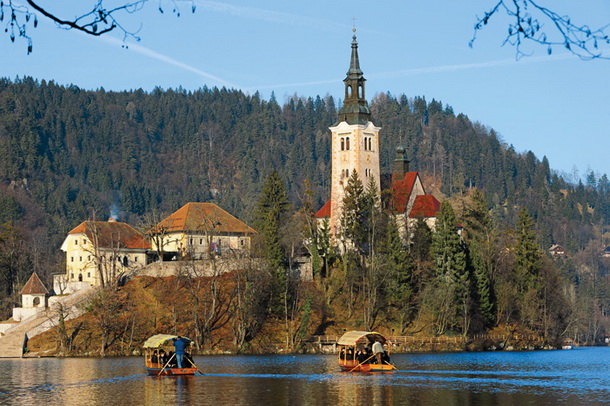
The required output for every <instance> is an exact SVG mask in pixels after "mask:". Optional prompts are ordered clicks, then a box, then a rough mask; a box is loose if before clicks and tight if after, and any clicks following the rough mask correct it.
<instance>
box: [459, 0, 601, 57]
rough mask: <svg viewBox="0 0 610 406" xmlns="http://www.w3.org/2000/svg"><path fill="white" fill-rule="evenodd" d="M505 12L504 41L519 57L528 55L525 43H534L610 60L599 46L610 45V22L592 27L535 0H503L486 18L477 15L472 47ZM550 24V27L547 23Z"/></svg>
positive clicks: (551, 48)
mask: <svg viewBox="0 0 610 406" xmlns="http://www.w3.org/2000/svg"><path fill="white" fill-rule="evenodd" d="M499 14H506V15H507V16H508V17H510V18H511V22H510V23H509V26H508V33H507V35H506V38H505V39H504V42H503V44H502V45H504V44H510V45H512V46H515V47H516V48H517V59H519V58H521V57H522V56H528V54H526V53H525V52H523V51H522V46H523V45H524V44H525V43H527V42H533V43H536V44H540V45H543V46H546V47H547V53H548V54H549V55H550V54H551V53H552V52H553V47H554V46H560V47H564V48H566V49H567V50H568V51H570V52H572V53H573V54H574V55H576V56H578V57H579V58H580V59H583V60H591V59H610V57H609V56H606V55H604V53H603V51H602V50H601V49H600V46H602V45H604V44H605V45H610V36H609V34H608V33H606V31H607V30H610V28H609V27H610V23H609V24H606V25H605V26H603V27H600V28H596V29H593V28H591V27H589V26H588V25H586V24H584V25H578V24H575V23H573V22H572V20H571V19H570V16H567V15H563V16H562V15H560V14H558V13H556V12H555V11H553V10H550V9H548V8H546V7H544V6H541V5H539V4H538V3H537V1H534V0H500V1H498V2H497V3H496V4H495V5H494V6H493V7H492V8H491V9H490V10H489V11H486V12H485V14H484V16H483V17H479V16H477V22H476V24H475V25H474V34H473V36H472V39H471V40H470V43H469V45H470V46H471V47H472V46H473V43H474V41H475V39H476V35H477V33H478V32H479V31H480V30H482V29H483V28H484V27H485V26H486V25H487V23H489V21H490V20H491V18H492V17H493V16H495V15H499ZM545 24H548V27H547V26H545Z"/></svg>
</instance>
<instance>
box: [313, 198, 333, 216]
mask: <svg viewBox="0 0 610 406" xmlns="http://www.w3.org/2000/svg"><path fill="white" fill-rule="evenodd" d="M314 217H315V218H319V219H323V218H327V217H330V200H329V201H327V202H326V203H324V206H322V208H321V209H320V210H318V212H317V213H316V214H315V216H314Z"/></svg>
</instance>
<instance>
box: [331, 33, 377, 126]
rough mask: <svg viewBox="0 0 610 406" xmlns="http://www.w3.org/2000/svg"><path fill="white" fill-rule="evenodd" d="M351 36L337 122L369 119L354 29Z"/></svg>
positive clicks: (365, 121) (350, 122)
mask: <svg viewBox="0 0 610 406" xmlns="http://www.w3.org/2000/svg"><path fill="white" fill-rule="evenodd" d="M353 31H354V36H353V37H352V57H351V59H350V64H349V70H348V71H347V77H346V78H345V79H343V83H345V100H344V102H343V107H341V110H339V121H338V122H339V123H340V122H343V121H346V122H347V123H348V124H366V123H368V122H369V121H371V110H370V109H369V105H368V103H367V102H366V99H365V98H364V97H365V96H364V82H366V79H365V78H364V76H363V74H362V70H361V69H360V60H359V59H358V41H357V40H356V29H355V28H354V30H353Z"/></svg>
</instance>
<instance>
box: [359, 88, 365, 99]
mask: <svg viewBox="0 0 610 406" xmlns="http://www.w3.org/2000/svg"><path fill="white" fill-rule="evenodd" d="M362 90H363V89H362V85H359V86H358V98H360V99H362V98H363V97H364V95H363V94H362Z"/></svg>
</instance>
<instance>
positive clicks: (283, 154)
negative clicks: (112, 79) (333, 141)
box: [0, 78, 610, 345]
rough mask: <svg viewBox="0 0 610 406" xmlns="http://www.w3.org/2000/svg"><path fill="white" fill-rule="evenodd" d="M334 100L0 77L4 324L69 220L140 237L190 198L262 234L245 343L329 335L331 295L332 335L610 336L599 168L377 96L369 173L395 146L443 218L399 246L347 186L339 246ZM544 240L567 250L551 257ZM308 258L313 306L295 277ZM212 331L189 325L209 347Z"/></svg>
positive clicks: (46, 272)
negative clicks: (326, 209)
mask: <svg viewBox="0 0 610 406" xmlns="http://www.w3.org/2000/svg"><path fill="white" fill-rule="evenodd" d="M338 102H339V101H337V100H334V99H333V98H332V97H330V96H326V97H320V96H318V97H316V98H305V97H299V96H298V95H294V96H292V97H288V98H287V99H286V100H285V101H283V102H282V103H281V104H280V103H279V102H278V101H277V100H276V98H275V97H274V96H273V95H272V96H271V98H270V99H269V100H265V99H263V98H261V97H260V95H259V94H258V93H255V94H245V93H243V92H242V91H239V90H232V89H226V88H222V89H218V88H212V89H211V88H206V87H204V88H201V89H199V90H197V91H187V90H184V89H180V88H179V89H169V90H163V89H160V88H157V89H155V90H153V91H152V92H145V91H142V90H132V91H124V92H107V91H105V90H104V89H98V90H94V91H91V90H83V89H79V88H78V87H75V86H63V85H59V84H57V83H54V82H52V81H44V80H43V81H38V80H35V79H33V78H23V79H16V80H9V79H0V225H1V229H0V280H1V286H0V287H1V292H0V300H1V302H0V303H1V307H0V314H1V315H2V316H3V318H4V319H6V318H7V317H9V315H10V309H11V308H12V306H13V305H14V304H15V303H19V296H18V292H19V290H20V289H21V287H22V286H23V284H24V283H25V281H27V278H28V277H29V276H30V274H31V272H32V271H33V270H34V271H36V272H38V274H39V275H40V276H41V278H43V280H44V281H45V282H46V283H47V286H50V283H49V282H50V281H51V275H52V274H53V273H61V272H63V271H64V269H65V263H64V261H65V259H64V258H63V253H62V252H61V251H60V249H59V248H60V246H61V243H62V241H63V239H64V238H65V236H66V234H67V232H68V231H69V230H71V229H72V228H74V227H75V226H76V225H78V224H79V223H80V222H82V221H84V220H87V219H97V220H105V219H107V218H108V217H110V216H113V217H118V219H119V220H120V221H124V222H127V223H129V224H131V225H133V226H135V227H136V228H138V227H140V228H144V227H145V226H146V225H150V219H151V218H153V217H154V218H162V217H163V216H164V215H168V214H170V213H171V212H173V211H174V210H176V209H177V208H179V207H180V206H182V205H183V204H185V203H187V202H191V201H200V202H212V203H216V204H218V205H219V206H220V207H222V208H224V209H225V210H227V211H229V212H230V213H232V214H234V215H235V216H236V217H238V218H240V219H241V220H243V221H245V222H247V223H248V224H251V225H253V226H254V228H256V229H257V230H259V232H260V240H261V241H260V243H259V244H257V246H258V249H259V250H260V251H259V253H260V257H262V258H264V259H265V261H266V264H267V268H268V269H267V271H268V274H266V275H267V276H266V277H264V278H263V277H261V276H260V275H258V276H256V275H254V276H252V277H253V279H252V281H251V282H252V283H250V284H245V285H244V286H250V287H251V288H252V287H256V286H257V285H256V281H259V282H260V281H261V280H262V279H266V280H267V282H265V283H264V284H262V282H260V284H262V285H260V286H258V288H257V289H263V288H264V289H263V290H264V292H266V293H265V295H262V296H261V295H258V296H257V295H254V296H256V297H257V300H258V301H259V302H257V303H258V304H257V306H258V308H259V311H258V313H256V312H255V314H258V315H259V316H258V317H259V320H255V321H253V322H252V323H253V325H255V326H256V328H255V327H252V326H251V328H250V330H248V329H247V328H245V327H244V329H242V330H241V333H240V334H241V335H240V340H237V341H236V342H239V343H240V345H243V344H244V343H245V342H247V341H251V340H255V338H256V334H257V332H258V331H260V330H261V329H262V326H263V324H264V323H262V321H261V320H263V319H269V320H270V319H273V318H274V317H275V318H278V320H283V322H284V323H285V325H286V326H292V327H290V329H292V330H291V331H292V333H291V334H292V337H293V338H294V337H296V335H297V333H298V334H301V335H304V334H305V333H314V332H317V333H323V332H325V328H323V327H322V326H332V325H333V324H336V322H335V321H332V320H334V319H337V318H338V317H339V315H338V314H337V313H336V312H335V313H333V312H334V311H333V303H335V304H337V303H343V304H345V303H347V304H348V305H347V306H344V307H345V308H344V309H343V310H342V313H341V314H340V317H341V319H342V320H343V324H341V326H342V328H343V327H353V328H360V329H364V328H371V329H373V328H379V327H380V323H382V324H384V325H387V326H392V329H393V330H395V331H396V332H397V333H400V334H411V333H414V332H416V331H417V332H419V331H425V332H427V333H428V334H432V335H447V334H449V335H463V336H467V335H471V334H474V333H481V332H485V331H490V330H491V329H494V328H497V327H498V326H519V328H520V329H523V330H524V331H528V332H531V333H533V334H536V335H538V336H540V337H543V338H544V340H545V341H546V342H552V341H557V340H562V339H565V338H575V339H576V338H577V339H579V340H582V341H587V342H596V341H598V340H601V339H603V337H604V334H606V333H610V324H609V319H608V312H609V311H610V285H609V278H608V273H609V271H610V258H606V257H603V256H602V252H603V250H604V248H605V247H606V246H607V245H610V243H609V242H608V238H609V237H610V227H609V226H610V180H609V179H608V176H607V175H606V174H599V173H596V172H595V171H590V172H589V173H586V174H585V177H584V181H576V182H574V181H570V182H568V180H566V179H565V176H562V175H561V174H559V173H557V172H555V171H553V170H552V169H551V166H550V163H549V161H548V159H547V158H546V157H542V159H540V158H539V157H536V156H535V154H534V153H532V152H531V151H527V152H519V151H516V150H515V149H514V148H513V147H512V146H510V145H507V143H505V141H504V140H502V138H501V137H500V136H499V135H498V134H497V133H496V132H495V131H494V130H493V129H492V128H490V127H488V126H486V125H484V124H482V123H478V122H472V121H471V120H470V119H469V118H468V117H467V116H466V115H464V114H455V113H454V111H453V109H452V108H451V107H450V106H449V105H443V103H441V102H440V101H437V100H434V99H432V100H430V101H428V100H426V99H425V98H424V97H420V96H408V95H398V96H396V95H392V94H390V93H384V94H378V95H376V96H375V97H374V98H373V99H372V100H371V101H370V108H371V112H372V117H373V121H374V123H375V124H376V125H378V126H381V127H382V130H381V132H380V161H381V172H382V173H390V172H391V168H392V161H393V159H394V156H395V149H396V147H397V146H399V145H400V146H404V147H405V148H406V151H407V156H408V158H409V159H410V161H411V162H410V167H411V170H415V171H418V172H419V173H420V176H422V179H423V181H424V185H425V187H426V189H427V191H428V193H432V194H434V195H435V196H436V197H437V198H438V199H439V200H441V201H442V206H441V212H440V214H439V216H438V221H437V227H436V230H434V231H433V230H430V229H429V228H428V227H427V226H426V225H425V222H423V220H421V219H420V221H418V222H417V224H416V225H415V226H414V227H411V229H410V230H409V233H410V235H411V236H412V238H411V239H410V241H409V242H408V243H406V242H405V241H404V239H401V238H400V236H399V231H398V230H399V229H400V228H401V226H402V225H401V224H399V221H398V220H396V218H395V217H393V216H390V215H388V214H389V211H388V210H387V209H384V207H385V205H384V202H382V201H379V199H378V196H379V195H381V196H384V195H387V191H376V190H373V189H374V187H373V186H372V185H367V184H363V183H362V181H361V180H360V179H359V178H358V176H357V174H356V175H353V176H352V177H351V178H350V179H349V182H348V185H347V188H348V192H349V193H347V195H346V201H345V202H344V203H345V205H346V206H345V207H346V210H345V213H344V221H342V225H343V226H342V230H341V239H342V241H346V240H349V241H351V242H352V243H351V244H346V245H345V246H344V247H343V248H344V249H342V250H337V249H336V247H333V246H332V244H331V241H330V240H329V238H328V229H326V228H325V227H324V225H322V227H319V228H318V227H314V226H313V223H314V220H313V214H314V213H315V211H317V209H318V208H320V207H321V206H322V204H323V203H324V202H325V201H326V199H328V197H329V195H330V184H329V180H330V169H331V168H330V131H329V130H328V127H329V126H332V125H333V124H335V122H336V120H337V109H338ZM339 103H340V102H339ZM379 192H381V193H379ZM287 225H289V226H290V227H287ZM458 227H459V228H463V232H462V235H461V237H460V236H458V234H457V233H456V232H455V231H456V229H457V228H458ZM552 244H560V245H561V246H562V247H563V248H564V249H565V251H566V255H563V256H557V257H552V256H550V255H549V254H548V253H547V249H548V248H549V247H550V246H551V245H552ZM302 253H307V255H308V256H309V257H310V258H311V261H312V265H313V271H314V282H315V283H316V286H315V289H316V291H317V292H318V293H319V295H318V293H316V294H313V293H311V290H312V289H313V288H312V287H311V286H304V285H305V284H304V282H301V281H298V280H295V278H293V277H292V273H291V271H290V269H292V262H293V260H295V258H296V257H297V256H298V255H300V254H302ZM236 280H239V278H238V279H236ZM228 285H231V286H233V288H235V287H236V286H240V284H239V283H232V284H228ZM228 285H227V286H228ZM263 285H264V286H263ZM190 288H192V286H190ZM242 293H244V292H242ZM105 294H107V293H105ZM244 294H245V295H247V292H245V293H244ZM224 295H225V296H224V297H226V298H229V297H233V298H235V297H238V296H236V295H234V294H233V295H231V294H228V295H227V294H226V292H225V293H224ZM263 296H265V297H267V300H266V301H263V302H260V300H261V297H263ZM195 297H196V295H195ZM227 300H229V299H227ZM229 307H230V306H229ZM229 307H227V309H228V308H229ZM238 310H239V309H236V310H235V312H238ZM242 310H243V309H242ZM235 314H237V313H235ZM226 323H228V322H225V324H226ZM223 325H224V324H223ZM244 325H245V324H244ZM294 326H296V327H294ZM143 328H144V327H143ZM218 328H220V327H218ZM286 328H287V329H288V328H289V327H286ZM388 328H389V327H388ZM515 328H516V327H515ZM142 334H144V332H143V333H142ZM206 334H207V336H206ZM211 335H213V333H212V331H211V330H210V331H208V330H206V331H203V332H201V334H200V336H201V337H202V340H204V338H205V339H207V340H208V342H213V340H211V338H210V337H211Z"/></svg>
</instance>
